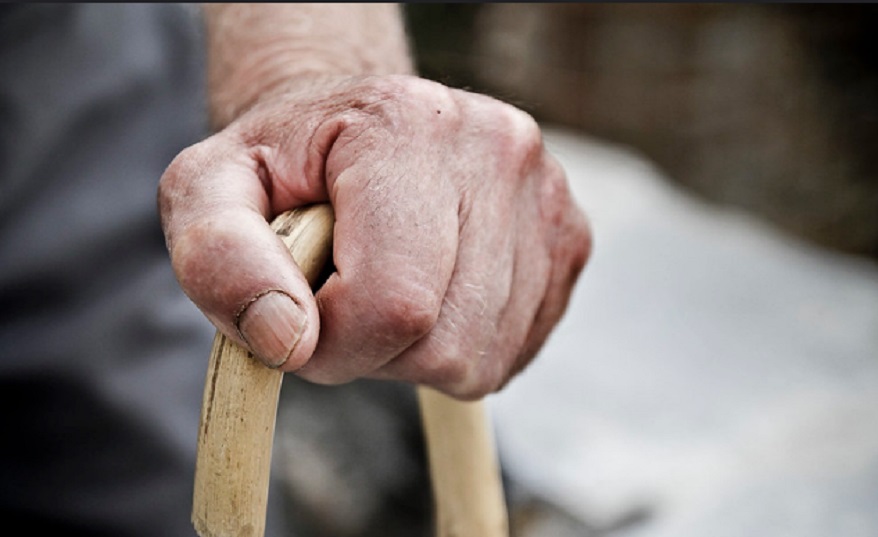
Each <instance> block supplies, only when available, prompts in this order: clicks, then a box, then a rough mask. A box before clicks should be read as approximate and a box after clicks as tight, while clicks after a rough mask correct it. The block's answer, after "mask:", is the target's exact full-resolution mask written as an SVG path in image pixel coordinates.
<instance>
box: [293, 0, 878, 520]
mask: <svg viewBox="0 0 878 537" xmlns="http://www.w3.org/2000/svg"><path fill="white" fill-rule="evenodd" d="M406 17H407V20H408V25H409V29H410V33H411V40H412V45H413V48H414V51H415V55H416V58H417V63H418V67H419V70H420V72H421V73H422V74H423V75H424V76H426V77H428V78H432V79H434V80H437V81H440V82H443V83H446V84H448V85H451V86H454V87H459V88H465V89H470V90H473V91H479V92H483V93H487V94H489V95H492V96H495V97H498V98H500V99H502V100H505V101H507V102H510V103H512V104H515V105H516V106H519V107H521V108H523V109H525V110H527V111H528V112H530V113H531V114H533V115H534V117H536V119H537V120H538V121H540V122H541V123H542V125H543V127H544V135H545V141H546V144H547V145H548V147H549V148H550V150H551V151H552V152H553V154H554V155H555V156H556V157H557V158H558V159H559V160H560V161H561V163H562V164H563V165H564V167H565V169H566V171H567V174H568V177H569V179H570V183H571V186H572V189H573V193H574V195H575V196H576V198H577V200H578V201H579V202H580V204H581V205H582V206H583V208H584V209H585V210H586V212H587V214H588V216H589V218H590V220H591V223H592V227H593V233H594V238H595V247H594V251H593V254H592V258H591V260H590V262H589V265H588V267H587V268H586V271H585V273H584V274H583V276H582V278H581V279H580V281H579V284H578V286H577V288H576V292H575V294H574V296H573V299H572V301H571V304H570V307H569V310H568V312H567V315H566V316H565V318H564V320H563V322H562V324H561V325H560V326H559V327H558V329H557V330H556V332H555V333H554V334H553V335H552V337H551V339H550V340H549V342H548V344H547V346H546V348H545V349H544V351H543V352H542V354H541V355H540V357H539V358H538V359H537V360H536V361H535V362H534V364H533V365H532V366H530V368H529V369H527V370H526V371H525V372H524V373H523V374H522V375H521V376H520V377H518V378H517V379H516V380H515V381H513V382H512V383H511V384H510V385H509V386H508V387H507V388H506V389H505V390H504V391H503V392H502V393H500V394H497V395H494V396H491V397H489V398H488V403H489V406H490V409H491V412H492V416H493V419H494V425H495V429H496V433H497V438H498V442H499V450H500V454H501V458H502V461H503V464H504V469H505V473H506V479H507V493H508V495H509V501H510V509H511V514H512V522H513V528H512V530H513V535H515V536H517V537H532V536H533V537H535V536H541V537H573V536H579V537H591V536H624V537H666V536H667V537H671V536H673V537H704V536H705V535H709V536H711V537H733V536H747V537H763V536H764V537H769V536H770V537H779V536H795V537H826V536H829V535H831V536H833V537H859V536H863V537H865V536H873V537H874V536H876V535H878V509H876V506H878V175H876V172H878V151H876V149H878V146H876V143H878V53H876V50H878V49H876V48H873V46H872V45H870V43H872V42H874V40H875V36H876V35H878V8H876V7H875V6H871V5H844V6H836V5H747V4H743V5H739V4H592V3H587V4H544V3H540V4H519V3H512V4H411V5H407V6H406ZM873 44H874V43H873ZM293 382H295V381H293ZM397 388H400V387H394V386H392V385H388V384H386V383H381V385H380V386H376V385H371V384H369V383H359V384H358V383H355V384H354V385H351V386H347V387H345V388H344V389H343V390H341V391H340V390H339V389H338V388H333V389H332V390H333V391H331V392H330V391H326V389H324V388H319V387H315V386H310V385H305V384H302V385H296V387H295V388H293V389H290V390H287V391H285V392H284V393H285V394H286V395H284V397H285V400H286V403H287V404H286V405H285V406H284V407H282V414H281V422H282V423H281V425H279V431H280V432H279V435H280V442H281V445H282V446H283V447H284V449H283V450H282V451H281V453H282V455H281V461H284V460H285V461H286V462H285V463H283V462H282V464H283V465H284V468H285V472H286V473H285V477H286V483H287V485H288V490H289V491H290V492H291V494H292V495H293V496H294V497H295V498H296V500H297V502H298V504H300V505H307V506H310V508H309V512H310V514H308V513H302V514H300V515H301V517H305V518H307V517H308V516H312V517H314V518H315V522H314V524H315V527H321V528H324V530H322V531H323V532H324V533H325V532H326V531H329V533H331V534H332V535H335V536H341V537H343V536H347V535H350V536H353V535H358V536H362V535H376V536H377V535H382V536H384V537H386V536H391V535H406V536H412V535H429V534H430V532H431V529H430V527H429V526H424V518H423V516H422V515H423V513H424V509H428V507H425V505H428V504H429V497H427V496H426V495H425V492H424V491H425V487H424V480H425V479H426V476H425V474H424V470H423V459H422V458H420V457H419V455H418V453H420V451H419V449H421V448H422V447H423V446H422V445H421V444H420V443H419V442H420V440H419V438H420V436H419V434H420V433H419V430H418V427H417V417H416V416H414V415H400V414H399V409H400V408H407V409H410V410H411V411H412V412H413V411H414V410H413V409H414V406H413V402H412V400H411V398H410V394H409V392H407V391H406V390H404V389H401V388H400V389H397ZM376 394H380V395H376ZM328 398H332V401H333V403H332V404H333V405H339V406H338V409H337V410H334V411H333V412H336V413H337V415H338V417H339V418H338V419H337V420H332V421H326V420H316V419H314V418H313V416H314V415H319V414H320V412H321V411H325V410H324V409H326V408H328V407H329V406H330V402H329V399H328ZM339 400H341V401H342V402H341V403H339ZM401 402H403V403H401ZM351 430H354V431H359V432H358V433H357V434H355V435H354V436H355V437H356V438H357V439H358V440H355V441H353V442H351V440H350V438H349V437H350V432H351ZM370 431H371V433H370ZM375 431H379V434H375ZM305 432H307V434H304V433H305ZM370 436H371V437H372V438H379V441H378V442H377V444H376V443H375V442H374V441H368V442H367V441H366V440H365V439H366V438H367V437H370ZM284 457H286V459H284ZM364 460H367V461H370V463H369V464H363V461H364ZM315 483H319V486H316V485H315ZM314 513H317V515H314ZM326 528H330V530H327V529H326ZM364 528H366V529H365V530H364ZM320 531H321V530H318V531H317V532H316V533H315V534H324V533H320ZM363 531H366V533H365V534H364V533H363Z"/></svg>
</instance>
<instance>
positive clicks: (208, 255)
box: [159, 135, 320, 371]
mask: <svg viewBox="0 0 878 537" xmlns="http://www.w3.org/2000/svg"><path fill="white" fill-rule="evenodd" d="M262 166H263V164H262V163H261V161H260V159H259V158H258V156H256V155H255V154H254V153H253V152H252V151H247V150H246V148H244V147H242V146H240V145H238V144H236V143H235V142H234V141H231V140H229V139H226V138H223V137H222V136H219V135H215V136H213V137H211V138H208V139H207V140H205V141H203V142H200V143H199V144H196V145H194V146H191V147H189V148H187V149H186V150H184V151H183V152H182V153H180V154H179V155H178V156H177V157H176V158H175V159H174V161H173V162H172V163H171V164H170V166H169V167H168V169H167V170H166V171H165V173H164V175H163V176H162V179H161V181H160V184H159V212H160V214H161V217H162V229H163V231H164V233H165V238H166V241H167V246H168V251H169V253H170V256H171V265H172V267H173V269H174V273H175V274H176V276H177V280H178V281H179V283H180V286H181V288H182V289H183V291H184V292H185V293H186V294H187V295H188V296H189V298H190V299H191V300H192V301H193V302H194V303H195V305H196V306H198V307H199V309H201V311H202V312H203V313H204V314H205V315H206V316H207V318H208V319H210V321H211V322H212V323H213V324H214V325H215V326H216V327H217V329H219V330H220V331H221V332H223V333H224V334H225V335H226V336H228V337H230V338H231V339H232V340H234V341H236V342H237V343H239V344H241V345H243V346H245V347H247V348H248V349H250V351H251V352H252V353H253V354H254V356H255V357H256V358H258V359H259V360H260V361H261V362H263V363H264V364H265V365H267V366H269V367H275V368H281V369H283V370H284V371H294V370H296V369H299V368H300V367H302V366H303V365H304V364H305V363H306V362H307V361H308V360H309V358H310V357H311V355H312V354H313V352H314V348H315V347H316V345H317V337H318V333H319V328H320V327H319V323H320V316H319V313H318V310H317V303H316V301H315V299H314V296H313V294H312V292H311V287H310V285H309V283H308V281H307V280H306V278H305V276H304V275H303V273H302V271H301V269H300V268H299V266H298V265H297V264H296V263H295V261H294V260H293V257H292V256H291V254H290V252H289V250H288V248H287V246H286V245H285V244H284V242H283V241H282V239H281V237H279V236H278V235H277V234H276V232H275V230H273V229H272V228H271V227H270V226H269V224H268V222H267V220H266V218H267V217H268V216H269V214H270V213H269V197H268V193H267V192H266V190H265V185H264V184H263V182H262V180H261V179H260V176H261V175H262V174H263V172H262Z"/></svg>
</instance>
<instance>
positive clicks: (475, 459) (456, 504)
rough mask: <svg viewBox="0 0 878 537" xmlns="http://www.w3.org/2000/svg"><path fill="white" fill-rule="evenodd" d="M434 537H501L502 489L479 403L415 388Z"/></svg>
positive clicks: (504, 530) (504, 531)
mask: <svg viewBox="0 0 878 537" xmlns="http://www.w3.org/2000/svg"><path fill="white" fill-rule="evenodd" d="M418 400H419V401H420V405H421V419H422V420H423V426H424V434H425V435H426V439H427V450H428V455H429V460H430V478H431V479H432V481H433V499H434V503H435V506H436V526H437V535H438V537H507V536H508V535H509V522H508V515H507V512H506V501H505V497H504V494H503V483H502V481H501V479H500V470H499V465H498V462H497V455H496V448H495V446H494V437H493V435H492V431H491V427H490V422H489V420H488V415H487V413H486V411H485V404H484V401H472V402H464V401H458V400H456V399H452V398H450V397H448V396H446V395H444V394H442V393H439V392H437V391H435V390H433V389H430V388H426V387H423V386H421V387H419V388H418Z"/></svg>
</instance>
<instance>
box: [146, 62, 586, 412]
mask: <svg viewBox="0 0 878 537" xmlns="http://www.w3.org/2000/svg"><path fill="white" fill-rule="evenodd" d="M323 201H329V202H331V203H332V205H333V208H334V210H335V216H336V225H335V237H334V252H333V259H334V264H335V267H336V269H337V272H335V273H334V274H332V276H330V278H329V279H328V281H327V282H326V283H325V284H324V285H323V287H321V288H320V290H319V291H318V292H317V293H316V298H315V296H314V295H312V293H311V290H310V288H309V287H308V284H307V282H306V281H305V279H304V278H303V276H302V275H301V273H300V272H299V270H298V268H297V266H296V265H295V263H293V262H292V259H291V257H290V255H289V254H288V253H287V251H286V248H285V247H284V246H283V244H282V243H281V241H280V240H279V239H278V238H277V237H276V236H275V235H274V233H273V232H272V231H271V230H270V228H269V226H268V223H267V219H270V218H272V217H273V216H274V215H277V214H279V213H281V212H283V211H285V210H287V209H290V208H294V207H297V206H301V205H305V204H309V203H314V202H323ZM159 208H160V211H161V216H162V227H163V229H164V232H165V236H166V239H167V244H168V248H169V251H170V254H171V261H172V264H173V268H174V271H175V273H176V275H177V278H178V280H179V282H180V284H181V286H182V288H183V290H184V291H185V292H186V294H187V295H188V296H189V297H190V298H191V299H192V301H193V302H194V303H195V304H196V305H198V307H199V308H200V309H201V310H202V311H203V312H204V313H205V315H207V317H208V318H209V319H210V320H211V321H212V322H213V323H214V324H215V325H216V326H217V327H218V328H219V329H220V330H221V331H222V332H224V333H225V334H226V335H228V336H229V337H231V338H233V339H234V340H235V341H237V342H239V343H241V344H243V345H245V346H247V347H249V348H250V349H251V350H252V351H253V353H254V354H255V355H256V356H257V357H258V358H260V359H261V360H262V361H264V362H265V363H266V364H268V365H271V366H273V367H280V368H281V369H282V370H284V371H295V372H296V373H297V374H298V375H300V376H302V377H303V378H305V379H308V380H311V381H314V382H318V383H342V382H346V381H349V380H352V379H355V378H357V377H371V378H383V379H398V380H405V381H411V382H416V383H421V384H427V385H430V386H433V387H435V388H437V389H440V390H442V391H444V392H446V393H448V394H451V395H453V396H456V397H460V398H474V397H478V396H482V395H485V394H487V393H489V392H492V391H495V390H497V389H499V388H500V387H502V386H503V385H504V384H505V383H506V382H507V381H508V380H509V379H510V378H511V377H512V376H513V375H514V374H516V373H517V372H518V371H520V370H521V369H522V368H523V367H524V366H525V365H526V364H527V363H528V362H529V361H530V360H531V359H532V358H533V356H534V355H535V354H536V352H537V351H538V350H539V348H540V347H541V346H542V344H543V343H544V341H545V339H546V338H547V336H548V335H549V333H550V331H551V330H552V328H553V327H554V325H555V324H556V323H557V322H558V320H559V319H560V317H561V315H562V314H563V312H564V309H565V307H566V305H567V302H568V298H569V296H570V293H571V290H572V287H573V285H574V283H575V281H576V279H577V277H578V275H579V273H580V271H581V270H582V268H583V266H584V264H585V261H586V259H587V257H588V254H589V251H590V234H589V230H588V226H587V224H586V220H585V218H584V216H583V215H582V213H581V212H580V210H579V209H578V208H577V207H576V205H575V204H574V202H573V200H572V198H571V195H570V193H569V191H568V188H567V184H566V178H565V175H564V172H563V170H562V169H561V167H560V166H559V165H558V164H557V163H556V161H555V160H554V159H553V158H552V157H551V156H550V155H549V154H548V153H547V152H546V151H545V149H544V147H543V145H542V139H541V135H540V131H539V128H538V127H537V125H536V124H535V122H534V121H533V120H532V119H531V118H530V116H528V115H527V114H525V113H523V112H521V111H519V110H517V109H516V108H514V107H511V106H509V105H506V104H503V103H501V102H499V101H497V100H494V99H491V98H489V97H486V96H482V95H477V94H472V93H468V92H464V91H460V90H454V89H450V88H447V87H445V86H442V85H440V84H437V83H433V82H430V81H426V80H423V79H419V78H416V77H409V76H389V77H362V78H346V79H336V80H332V81H329V80H325V81H323V82H321V83H319V84H317V83H315V84H312V85H309V86H307V87H304V86H303V87H300V88H299V89H297V90H295V91H291V92H288V93H285V94H283V95H281V96H275V97H273V98H271V99H267V100H264V101H262V102H260V103H259V104H257V105H256V106H254V107H252V108H251V109H250V110H249V111H247V112H246V113H245V114H243V115H241V116H240V117H239V118H238V119H237V120H236V121H235V122H233V123H232V124H230V125H229V126H228V127H227V128H226V129H224V130H223V131H221V132H219V133H218V134H215V135H214V136H212V137H210V138H208V139H206V140H204V141H203V142H201V143H198V144H196V145H194V146H191V147H189V148H187V149H186V150H184V151H183V152H182V153H180V155H178V156H177V158H176V159H174V161H173V162H172V163H171V165H170V166H169V167H168V169H167V171H166V172H165V174H164V176H163V177H162V180H161V184H160V189H159ZM318 336H319V337H318Z"/></svg>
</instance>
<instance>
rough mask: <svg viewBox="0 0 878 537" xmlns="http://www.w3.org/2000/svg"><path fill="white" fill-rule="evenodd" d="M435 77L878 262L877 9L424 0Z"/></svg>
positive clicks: (424, 68)
mask: <svg viewBox="0 0 878 537" xmlns="http://www.w3.org/2000/svg"><path fill="white" fill-rule="evenodd" d="M407 16H408V21H409V26H410V30H411V32H412V39H413V45H414V49H415V53H416V56H417V59H418V64H419V68H420V70H421V73H422V74H423V75H424V76H427V77H429V78H433V79H435V80H439V81H442V82H444V83H447V84H450V85H452V86H456V87H465V88H468V89H473V90H475V91H481V92H484V93H488V94H491V95H494V96H497V97H499V98H502V99H504V100H506V101H508V102H512V103H513V104H516V105H518V106H520V107H522V108H524V109H526V110H528V111H529V112H531V113H532V114H533V115H534V116H535V117H537V118H538V119H539V120H542V121H545V122H551V123H556V124H562V125H567V126H572V127H577V128H580V129H583V130H584V131H585V132H586V133H588V134H591V135H595V136H599V137H601V138H604V139H608V140H610V141H614V142H619V143H623V144H627V145H631V146H633V147H634V148H635V149H637V150H639V151H641V152H643V153H644V154H645V155H646V156H648V157H649V158H651V159H652V160H654V161H655V162H656V163H657V164H658V165H659V166H660V167H662V168H664V170H665V171H666V172H667V174H668V175H669V176H670V177H671V178H673V179H675V180H678V181H679V182H681V183H682V184H683V185H685V186H687V187H689V188H690V189H691V190H692V191H694V192H697V193H698V194H700V195H701V196H703V197H704V198H705V199H708V200H712V201H715V202H718V203H727V204H732V205H735V206H738V207H743V208H745V209H749V210H751V211H753V212H756V213H758V214H760V215H762V216H764V217H766V218H768V219H770V220H772V221H774V222H775V223H776V224H778V225H780V226H782V227H784V228H786V229H787V230H790V231H792V232H795V233H797V234H799V235H800V236H803V237H805V238H808V239H811V240H813V241H816V242H818V243H820V244H823V245H825V246H829V247H832V248H836V249H840V250H844V251H849V252H854V253H859V254H867V255H871V256H873V257H878V176H876V173H878V53H876V52H875V50H876V47H874V46H872V45H873V43H872V42H873V41H875V39H876V37H875V36H876V35H878V6H872V5H844V6H835V5H759V4H593V3H588V4H518V3H513V4H477V5H469V4H424V5H414V4H412V5H408V6H407Z"/></svg>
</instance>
